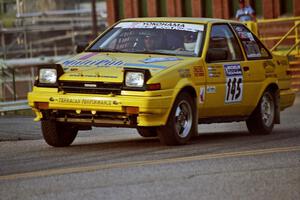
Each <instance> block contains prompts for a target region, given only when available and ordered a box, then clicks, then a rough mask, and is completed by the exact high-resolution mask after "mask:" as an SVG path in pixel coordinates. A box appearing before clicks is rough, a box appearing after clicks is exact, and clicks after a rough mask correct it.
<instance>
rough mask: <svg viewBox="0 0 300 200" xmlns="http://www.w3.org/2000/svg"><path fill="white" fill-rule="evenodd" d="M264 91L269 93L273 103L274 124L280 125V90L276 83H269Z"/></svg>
mask: <svg viewBox="0 0 300 200" xmlns="http://www.w3.org/2000/svg"><path fill="white" fill-rule="evenodd" d="M264 91H270V92H271V93H272V94H273V97H274V101H275V124H280V90H279V87H278V85H277V84H276V83H271V84H269V85H268V87H267V88H266V89H265V90H264Z"/></svg>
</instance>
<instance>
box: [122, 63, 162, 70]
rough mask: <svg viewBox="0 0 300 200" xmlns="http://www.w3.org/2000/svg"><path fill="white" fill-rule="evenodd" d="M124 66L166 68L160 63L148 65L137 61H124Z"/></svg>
mask: <svg viewBox="0 0 300 200" xmlns="http://www.w3.org/2000/svg"><path fill="white" fill-rule="evenodd" d="M124 66H129V67H145V68H159V69H166V68H167V67H166V66H161V65H149V64H139V63H126V64H125V65H124Z"/></svg>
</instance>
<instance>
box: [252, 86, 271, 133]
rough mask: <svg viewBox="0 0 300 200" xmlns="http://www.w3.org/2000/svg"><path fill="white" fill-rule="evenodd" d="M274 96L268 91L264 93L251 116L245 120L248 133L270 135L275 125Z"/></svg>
mask: <svg viewBox="0 0 300 200" xmlns="http://www.w3.org/2000/svg"><path fill="white" fill-rule="evenodd" d="M275 102H276V101H275V96H274V94H273V93H271V92H270V91H265V92H264V93H263V95H262V97H261V99H260V101H259V103H258V105H257V107H256V108H255V110H254V111H253V113H252V114H251V116H250V117H249V118H248V119H247V120H246V125H247V128H248V130H249V132H250V133H253V134H270V133H271V132H272V130H273V127H274V123H275V112H276V104H275Z"/></svg>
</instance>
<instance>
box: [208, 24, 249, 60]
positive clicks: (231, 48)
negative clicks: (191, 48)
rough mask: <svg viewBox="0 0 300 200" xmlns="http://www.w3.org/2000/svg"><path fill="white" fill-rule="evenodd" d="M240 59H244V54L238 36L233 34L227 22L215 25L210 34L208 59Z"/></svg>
mask: <svg viewBox="0 0 300 200" xmlns="http://www.w3.org/2000/svg"><path fill="white" fill-rule="evenodd" d="M238 60H243V54H242V51H241V49H240V46H239V44H238V41H237V38H236V37H235V35H234V34H233V32H232V30H231V29H230V27H229V26H228V25H226V24H218V25H213V27H212V30H211V34H210V41H209V47H208V52H207V57H206V61H207V62H217V61H225V62H226V61H228V62H229V61H238Z"/></svg>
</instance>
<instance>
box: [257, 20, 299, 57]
mask: <svg viewBox="0 0 300 200" xmlns="http://www.w3.org/2000/svg"><path fill="white" fill-rule="evenodd" d="M278 23H281V25H282V24H288V25H290V27H287V28H288V31H287V32H286V33H285V34H281V35H276V34H277V31H275V32H272V33H273V35H272V36H266V35H264V33H261V32H260V31H259V34H258V36H259V38H260V39H261V40H262V41H263V42H270V41H272V42H274V45H273V46H272V47H271V51H272V52H275V51H276V52H279V53H281V54H283V55H286V56H288V55H290V54H293V55H299V44H300V38H299V30H298V29H299V26H300V17H287V18H279V19H263V20H258V21H257V26H258V27H260V28H265V27H269V28H270V27H271V26H272V25H275V26H276V25H277V24H278ZM278 32H280V31H278ZM287 40H290V41H293V40H294V41H293V42H290V44H289V45H285V46H284V48H281V49H279V48H278V47H279V46H280V45H282V46H283V43H284V42H287Z"/></svg>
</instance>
